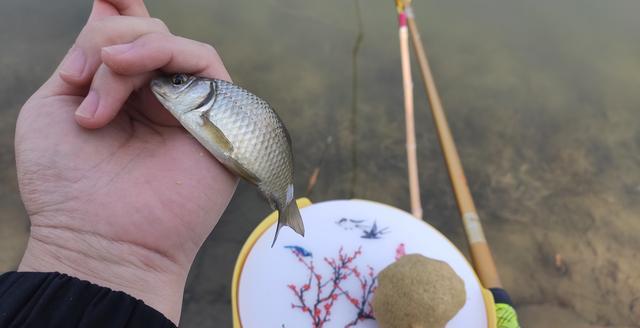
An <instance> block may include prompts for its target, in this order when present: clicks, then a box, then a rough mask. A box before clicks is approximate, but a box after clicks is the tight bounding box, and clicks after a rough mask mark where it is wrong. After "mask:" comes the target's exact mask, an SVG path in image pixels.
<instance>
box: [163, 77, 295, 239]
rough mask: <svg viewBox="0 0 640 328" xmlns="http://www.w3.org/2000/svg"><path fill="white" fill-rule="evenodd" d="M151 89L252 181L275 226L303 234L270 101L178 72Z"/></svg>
mask: <svg viewBox="0 0 640 328" xmlns="http://www.w3.org/2000/svg"><path fill="white" fill-rule="evenodd" d="M151 90H152V91H153V93H154V94H155V96H156V98H158V100H159V101H160V103H162V105H163V106H164V107H165V108H166V109H168V110H169V112H171V114H173V116H175V118H176V119H178V121H180V123H181V124H182V126H184V127H185V129H187V131H189V132H190V133H191V134H192V135H193V136H194V137H195V138H196V139H197V140H198V141H199V142H200V143H201V144H202V145H203V146H204V147H205V148H206V149H207V150H209V151H210V152H211V153H212V154H213V155H214V156H215V157H216V158H217V159H218V160H219V161H220V162H221V163H222V164H224V165H225V166H226V167H227V168H228V169H229V170H230V171H232V172H234V173H235V174H237V175H239V176H240V177H242V178H244V179H245V180H247V181H249V182H251V183H253V184H255V185H257V186H258V188H260V191H261V192H262V193H263V194H264V195H265V196H266V198H267V199H268V201H269V204H270V205H271V207H272V208H274V209H277V210H278V226H277V228H276V234H275V236H274V238H273V244H272V245H271V246H272V247H273V245H274V244H275V242H276V239H278V233H279V232H280V228H282V226H289V227H291V228H292V229H293V230H294V231H296V232H297V233H299V234H300V235H302V236H304V225H303V223H302V218H301V216H300V210H299V209H298V205H297V204H296V201H295V197H294V193H293V154H292V151H291V138H290V137H289V133H288V132H287V129H286V128H285V126H284V124H283V123H282V120H280V118H279V117H278V115H277V114H276V112H274V111H273V109H272V108H271V106H269V104H268V103H267V102H266V101H264V100H262V99H260V98H258V97H257V96H256V95H254V94H252V93H251V92H249V91H247V90H245V89H243V88H241V87H239V86H237V85H234V84H232V83H230V82H227V81H223V80H216V79H207V78H202V77H196V76H190V75H186V74H176V75H173V76H168V77H160V78H156V79H154V80H152V81H151Z"/></svg>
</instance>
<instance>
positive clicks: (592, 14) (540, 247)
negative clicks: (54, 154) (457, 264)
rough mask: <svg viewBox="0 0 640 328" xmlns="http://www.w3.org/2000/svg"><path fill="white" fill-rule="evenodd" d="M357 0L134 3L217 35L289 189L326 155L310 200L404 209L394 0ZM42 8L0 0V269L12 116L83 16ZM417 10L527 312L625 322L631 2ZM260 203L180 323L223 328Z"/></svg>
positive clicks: (633, 143)
mask: <svg viewBox="0 0 640 328" xmlns="http://www.w3.org/2000/svg"><path fill="white" fill-rule="evenodd" d="M357 1H358V0H354V1H353V2H350V1H343V0H326V1H312V0H265V1H250V0H239V1H204V0H183V1H179V2H178V1H169V0H158V1H154V2H152V3H151V2H150V3H149V6H150V10H151V12H152V13H153V14H154V15H156V16H158V17H160V18H162V19H163V20H165V21H166V22H167V24H168V25H169V26H170V28H171V29H172V30H173V32H174V33H176V34H180V35H185V36H188V37H191V38H195V39H198V40H202V41H206V42H210V43H212V44H214V45H215V46H216V47H217V48H218V50H219V51H220V53H221V54H222V55H223V58H224V59H225V62H226V64H227V66H228V68H229V71H230V72H231V74H232V76H233V77H234V80H235V81H236V82H238V83H239V84H241V85H243V86H246V87H247V88H249V89H250V90H253V91H254V92H255V93H257V94H258V95H260V96H262V97H264V98H266V99H268V100H269V101H270V102H271V103H272V104H273V105H274V107H275V108H276V109H277V110H278V112H279V113H280V114H281V117H282V118H283V120H284V121H285V122H286V123H287V126H288V127H289V130H290V132H291V135H292V137H293V139H294V150H295V154H296V167H297V176H296V178H297V180H296V188H297V190H300V191H303V190H304V188H305V187H306V184H307V181H308V178H309V176H310V175H311V174H312V173H313V170H314V169H315V168H316V167H319V166H321V173H320V175H319V179H318V182H317V184H316V186H315V187H314V189H313V192H312V194H311V196H312V198H313V199H314V200H315V201H322V200H326V199H336V198H345V197H349V196H351V195H355V196H356V197H359V198H369V199H373V200H377V201H381V202H385V203H389V204H391V205H394V206H397V207H400V208H405V209H407V208H408V207H409V201H408V186H407V183H406V166H405V155H404V147H403V144H404V132H403V128H404V120H403V116H402V115H403V112H402V91H401V90H400V89H399V86H400V85H401V83H400V82H401V76H400V71H399V66H400V60H399V55H398V49H397V35H396V31H397V29H396V22H395V13H394V9H393V7H392V3H391V2H384V1H378V2H372V1H361V2H360V3H358V2H357ZM56 4H59V5H58V6H52V5H51V6H44V7H43V4H42V2H39V1H35V0H4V1H3V2H2V3H1V4H0V31H2V33H1V34H0V42H2V45H3V47H2V52H1V55H0V69H1V70H2V72H3V77H4V78H3V79H2V80H0V95H1V96H2V100H3V101H2V104H3V107H2V109H1V110H0V147H1V149H0V182H1V184H0V228H1V229H0V250H1V251H0V270H9V269H12V268H14V267H15V265H16V263H17V261H18V259H19V256H20V252H21V250H22V248H23V247H24V239H25V236H26V230H27V225H26V221H25V217H24V213H23V209H22V206H21V204H20V200H19V196H18V192H17V187H16V180H15V167H14V160H13V152H12V145H13V141H12V138H13V129H14V127H13V126H14V121H15V117H16V115H17V111H18V109H19V107H20V106H21V104H22V103H23V102H24V101H25V100H26V98H27V97H28V96H29V95H30V94H31V93H32V92H33V90H34V89H35V88H36V87H37V86H38V85H39V84H40V83H41V82H42V81H43V80H44V79H45V78H46V76H47V75H48V74H49V72H50V71H51V70H52V69H53V67H54V65H55V63H56V62H57V61H58V60H59V59H60V58H61V57H62V55H63V54H64V52H65V51H66V48H67V47H68V46H69V45H70V44H71V43H72V41H73V36H74V35H75V34H76V33H77V31H78V30H79V28H80V27H81V25H82V22H83V20H84V17H85V15H86V14H87V13H88V11H89V6H88V4H87V1H80V0H63V1H58V2H56ZM358 5H359V6H360V13H361V20H362V23H359V22H358V14H357V13H358V10H356V9H357V7H356V6H358ZM415 10H416V16H417V20H418V24H419V26H420V27H421V32H422V35H423V39H424V41H425V43H426V46H427V48H428V49H427V51H428V52H429V55H430V59H431V63H432V65H433V70H434V75H435V78H436V81H437V83H438V86H439V90H440V92H441V96H442V98H443V102H444V106H445V108H446V110H447V114H448V117H449V121H450V122H449V123H450V124H451V128H452V130H453V133H454V135H455V137H456V141H457V144H458V147H459V151H460V155H461V157H462V160H463V163H464V165H465V170H466V173H467V177H468V179H469V183H470V187H471V190H472V192H473V194H474V196H475V197H476V202H477V204H478V207H479V211H480V215H481V217H482V218H483V219H484V222H485V225H486V230H487V237H488V239H489V240H490V242H491V245H492V248H493V250H494V252H495V256H496V259H497V264H498V266H499V270H500V272H501V275H502V278H503V281H504V283H505V285H506V287H507V288H508V289H509V290H510V292H511V293H512V296H513V298H514V300H515V301H516V304H517V305H518V306H519V313H520V315H521V316H522V322H523V324H524V325H526V326H527V327H601V326H614V327H619V326H638V325H639V323H640V270H638V269H639V267H638V264H637V263H640V255H638V254H639V253H638V251H637V250H638V249H640V238H638V236H639V235H640V221H639V219H640V218H639V214H638V213H640V170H639V169H638V168H639V167H640V129H638V122H640V109H639V106H640V105H639V104H640V93H639V92H638V90H640V82H639V81H640V79H639V78H638V72H640V34H638V33H637V31H639V30H640V20H638V19H637V13H638V12H640V11H639V10H640V2H637V1H635V0H616V1H606V2H603V1H599V0H582V1H577V0H560V1H558V0H554V1H551V0H535V1H534V0H525V1H519V2H517V1H516V2H514V1H509V0H485V1H483V2H469V1H462V0H449V1H433V0H429V1H425V2H419V3H416V4H415ZM359 35H366V36H367V38H366V42H361V41H358V40H359ZM416 81H417V79H416ZM416 90H420V89H419V88H417V89H416ZM415 94H416V120H417V128H418V135H417V139H418V140H417V142H418V147H419V149H418V155H419V164H420V173H421V187H422V190H423V194H424V196H425V197H424V199H423V203H424V204H423V207H424V211H425V217H426V218H428V221H429V222H430V223H431V224H433V225H434V226H435V227H437V228H438V229H439V230H441V231H442V232H443V233H445V234H446V235H447V236H448V237H450V239H451V240H453V241H454V242H455V243H456V244H457V245H458V246H459V247H460V248H461V249H462V250H465V249H466V244H465V243H466V241H465V239H464V235H463V233H462V227H461V226H460V224H459V218H458V214H457V212H456V207H455V203H454V200H453V196H452V194H451V189H450V187H449V182H448V177H447V173H446V169H445V167H444V164H443V161H442V159H441V155H440V149H439V147H438V142H437V137H436V135H435V133H434V131H433V130H434V127H433V124H432V122H431V118H430V114H429V112H428V109H427V107H426V106H427V104H426V100H425V99H424V97H423V95H422V93H421V92H417V91H416V92H415ZM329 136H332V137H333V142H332V143H331V144H330V145H329V146H327V142H326V140H327V137H329ZM356 141H357V147H354V145H355V144H354V143H356ZM324 149H326V151H325V150H324ZM322 153H325V155H322ZM322 158H324V159H322ZM354 159H355V167H356V172H357V175H354V174H353V173H356V172H353V167H354ZM319 163H320V164H319ZM354 179H355V180H354ZM352 181H355V186H353V185H352V184H353V182H352ZM268 211H269V210H268V208H267V206H266V205H265V204H264V203H263V202H262V200H261V199H260V197H259V196H258V195H257V193H256V192H255V191H254V189H252V188H250V187H248V186H246V185H243V184H241V186H240V187H239V188H238V192H237V195H236V197H235V198H234V200H233V201H232V203H231V205H230V207H229V209H228V211H227V212H226V213H225V216H224V218H223V219H222V220H221V221H220V223H219V225H218V226H217V227H216V231H215V233H214V234H213V235H212V236H211V237H210V239H209V240H208V241H207V243H206V244H205V247H204V248H203V250H202V251H201V254H199V256H198V258H197V260H196V263H195V264H194V267H193V270H192V273H191V276H190V278H189V282H188V288H187V292H186V294H185V306H184V314H183V325H184V326H185V327H198V326H205V325H208V326H211V325H219V326H230V325H229V323H230V318H231V316H230V305H229V302H230V297H229V283H230V277H231V272H232V268H233V264H234V261H235V257H236V254H237V253H238V251H239V249H240V247H241V245H242V243H243V242H244V240H245V238H246V237H247V236H248V234H249V233H250V231H251V230H252V229H253V227H254V226H255V225H256V224H257V223H258V222H259V221H260V220H261V217H262V216H263V215H264V214H265V213H267V212H268Z"/></svg>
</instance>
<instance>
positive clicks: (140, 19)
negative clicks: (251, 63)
mask: <svg viewBox="0 0 640 328" xmlns="http://www.w3.org/2000/svg"><path fill="white" fill-rule="evenodd" d="M157 70H161V71H165V72H167V73H175V72H185V73H191V74H194V75H197V76H203V77H209V78H215V79H219V80H230V78H229V75H228V74H227V72H226V70H225V68H224V65H223V64H222V61H221V59H220V57H219V56H218V54H217V53H216V52H215V50H214V49H213V48H212V47H211V46H208V45H205V44H203V43H200V42H196V41H192V40H188V39H185V38H181V37H177V36H174V35H172V34H170V33H169V31H168V29H167V27H166V26H165V25H164V24H163V23H162V22H161V21H159V20H157V19H153V18H149V14H148V12H147V10H146V8H145V6H144V4H143V2H142V1H141V0H109V1H107V0H96V1H95V3H94V7H93V10H92V12H91V16H90V18H89V20H88V22H87V24H86V26H85V27H84V28H83V30H82V32H81V33H80V35H79V36H78V38H77V40H76V42H75V44H74V45H73V47H72V48H71V50H70V51H69V53H68V54H67V55H66V57H65V58H64V60H63V62H62V64H61V65H60V66H59V67H58V68H57V69H56V71H55V72H54V73H53V75H52V76H51V78H50V79H49V80H48V81H47V82H45V83H44V85H43V86H42V87H41V88H40V89H39V90H38V91H36V92H35V94H34V95H33V96H32V97H31V98H30V99H29V100H28V101H27V103H26V104H25V105H24V106H23V108H22V110H21V112H20V116H19V118H18V123H17V127H16V138H15V143H16V160H17V169H18V179H19V185H20V191H21V194H22V198H23V201H24V204H25V207H26V209H27V212H28V214H29V217H30V220H31V235H30V238H29V244H28V248H27V251H26V253H25V255H24V257H23V260H22V263H21V264H20V268H19V270H22V271H59V272H63V273H67V274H69V275H72V276H75V277H78V278H81V279H85V280H89V281H91V282H94V283H96V284H99V285H102V286H106V287H110V288H112V289H115V290H122V291H125V292H127V293H129V294H131V295H133V296H134V297H137V298H140V299H142V300H143V301H144V302H145V303H146V304H148V305H150V306H152V307H154V308H155V309H157V310H158V311H160V312H162V313H163V314H165V315H166V316H167V317H168V318H169V319H171V320H172V321H173V322H174V323H176V324H177V323H178V321H179V318H180V310H181V305H182V293H183V289H184V284H185V280H186V277H187V273H188V271H189V268H190V265H191V262H192V261H193V259H194V257H195V255H196V252H197V251H198V249H199V248H200V246H201V245H202V243H203V242H204V240H205V238H206V237H207V236H208V235H209V233H210V232H211V230H212V229H213V227H214V226H215V225H216V223H217V220H218V218H219V217H220V215H221V214H222V212H223V211H224V209H225V208H226V206H227V204H228V202H229V200H230V198H231V196H232V194H233V191H234V188H235V185H236V182H237V179H236V178H235V177H234V176H233V175H232V174H230V173H229V171H227V170H225V168H224V167H223V166H222V165H221V164H220V163H219V162H218V161H216V160H214V159H213V157H212V156H211V155H210V154H209V153H208V152H206V151H205V150H204V149H203V148H202V147H201V146H200V145H199V144H198V143H197V141H196V140H194V138H193V137H192V136H190V135H189V134H188V133H187V132H186V131H185V130H184V129H183V128H182V127H181V126H180V124H179V122H178V121H177V120H176V119H175V118H173V117H172V116H171V115H170V114H169V113H168V112H167V111H166V110H165V109H163V108H162V106H161V105H160V104H159V103H158V101H157V100H156V99H155V97H154V96H153V94H152V93H151V91H150V90H149V88H148V84H149V80H150V79H151V77H152V76H154V73H153V72H154V71H157Z"/></svg>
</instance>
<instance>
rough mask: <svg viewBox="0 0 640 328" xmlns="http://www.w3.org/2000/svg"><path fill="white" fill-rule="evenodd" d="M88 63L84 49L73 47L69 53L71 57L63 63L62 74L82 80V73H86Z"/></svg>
mask: <svg viewBox="0 0 640 328" xmlns="http://www.w3.org/2000/svg"><path fill="white" fill-rule="evenodd" d="M86 63H87V57H85V55H84V51H82V49H80V48H77V47H73V49H71V51H70V52H69V55H68V56H67V58H66V59H65V60H64V63H62V67H61V68H60V73H61V74H64V75H67V76H72V77H77V78H80V77H82V72H84V67H85V65H86Z"/></svg>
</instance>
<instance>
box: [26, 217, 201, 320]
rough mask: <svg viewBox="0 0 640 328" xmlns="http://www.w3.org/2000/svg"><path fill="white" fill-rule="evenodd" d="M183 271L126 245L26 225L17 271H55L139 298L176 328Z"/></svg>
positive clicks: (169, 261)
mask: <svg viewBox="0 0 640 328" xmlns="http://www.w3.org/2000/svg"><path fill="white" fill-rule="evenodd" d="M188 270H189V268H188V267H187V268H184V267H183V266H182V265H179V264H178V263H176V262H175V261H173V260H172V259H170V258H169V257H167V256H165V255H163V254H160V253H158V252H155V251H153V250H150V249H147V248H144V247H141V246H138V245H134V244H131V243H127V242H122V241H117V240H112V239H109V238H105V237H104V236H100V235H97V234H93V233H86V232H80V231H76V230H72V229H67V228H60V227H42V226H32V228H31V234H30V236H29V242H28V245H27V250H26V251H25V254H24V256H23V258H22V261H21V263H20V266H19V268H18V271H35V272H60V273H65V274H67V275H70V276H73V277H76V278H79V279H82V280H87V281H89V282H92V283H94V284H96V285H100V286H103V287H107V288H110V289H113V290H118V291H123V292H125V293H127V294H129V295H131V296H133V297H135V298H138V299H141V300H142V301H143V302H144V303H145V304H147V305H148V306H150V307H152V308H154V309H156V310H157V311H159V312H161V313H162V314H164V315H165V316H166V317H167V318H168V319H169V320H171V321H172V322H173V323H174V324H176V325H178V322H179V320H180V312H181V308H182V297H183V292H184V286H185V283H186V278H187V273H188Z"/></svg>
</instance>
